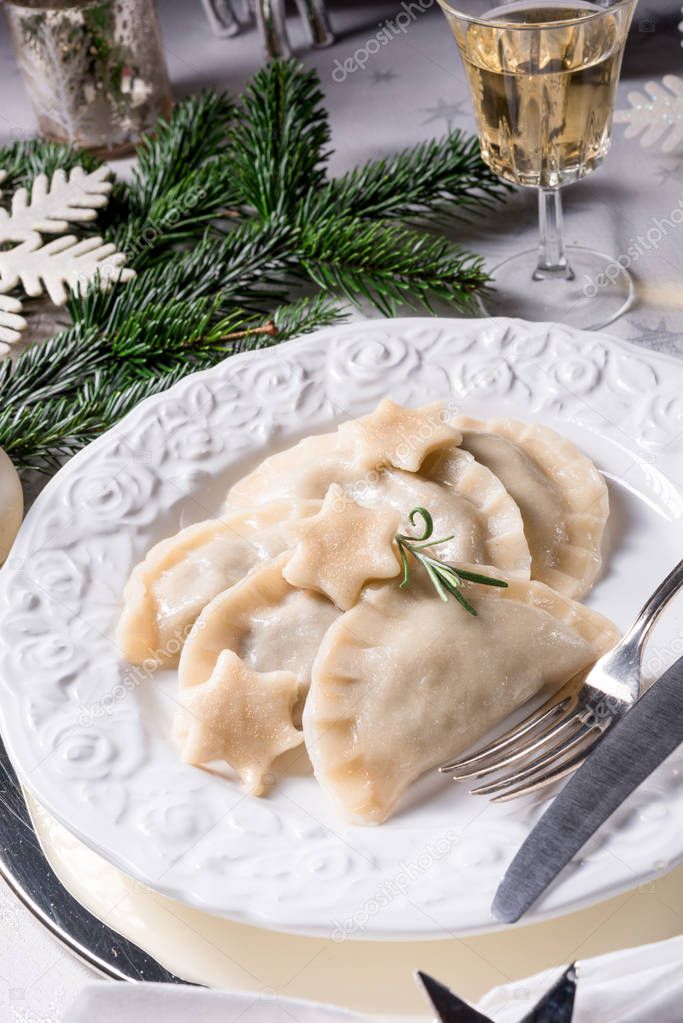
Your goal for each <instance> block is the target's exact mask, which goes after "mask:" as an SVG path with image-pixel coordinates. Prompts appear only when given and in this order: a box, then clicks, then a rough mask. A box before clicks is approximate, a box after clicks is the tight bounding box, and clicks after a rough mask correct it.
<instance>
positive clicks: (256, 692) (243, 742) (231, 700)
mask: <svg viewBox="0 0 683 1023" xmlns="http://www.w3.org/2000/svg"><path fill="white" fill-rule="evenodd" d="M296 699H297V678H296V675H295V674H294V673H293V672H291V671H268V672H263V671H254V670H253V669H252V668H250V667H249V666H248V665H247V664H245V663H244V661H243V660H242V659H241V657H238V656H237V654H236V653H234V652H233V651H232V650H223V652H222V653H221V654H220V656H219V658H218V661H217V662H216V667H215V668H214V671H213V673H212V675H211V677H210V678H209V679H208V681H207V682H204V683H202V684H201V685H198V686H192V687H191V688H190V689H186V690H184V691H183V692H181V694H180V701H181V707H180V709H179V711H178V714H177V716H176V721H175V724H174V729H173V732H174V735H175V737H176V739H177V740H178V741H179V742H180V743H181V745H182V758H183V760H184V761H185V763H188V764H198V765H199V764H208V763H210V762H211V761H212V760H226V761H227V762H228V764H229V765H230V767H232V768H233V770H235V771H237V773H238V774H239V776H240V778H241V780H242V783H243V785H244V788H245V789H246V791H247V792H249V793H250V794H251V795H254V796H259V795H261V793H262V792H263V787H264V776H265V774H266V773H267V771H268V769H269V767H270V765H271V764H272V762H273V761H274V760H275V758H276V757H278V756H279V755H280V754H281V753H284V752H285V750H288V749H292V748H293V747H294V746H298V745H299V744H300V743H301V741H302V733H301V732H300V731H299V730H298V729H297V728H295V727H294V724H293V721H292V710H293V708H294V704H295V702H296Z"/></svg>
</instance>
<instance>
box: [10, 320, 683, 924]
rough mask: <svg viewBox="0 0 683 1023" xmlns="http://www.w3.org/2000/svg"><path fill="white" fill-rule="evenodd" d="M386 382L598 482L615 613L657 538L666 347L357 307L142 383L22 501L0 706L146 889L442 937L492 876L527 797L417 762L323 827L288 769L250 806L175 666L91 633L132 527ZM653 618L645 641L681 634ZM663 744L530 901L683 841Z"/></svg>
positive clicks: (602, 588) (159, 520) (66, 808)
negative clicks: (396, 805) (168, 384)
mask: <svg viewBox="0 0 683 1023" xmlns="http://www.w3.org/2000/svg"><path fill="white" fill-rule="evenodd" d="M384 395H390V396H391V397H393V398H394V399H396V400H397V401H400V402H403V403H405V404H412V405H416V404H419V403H421V402H425V401H428V400H432V399H434V398H437V397H442V398H447V399H449V400H450V401H452V402H453V403H454V404H455V405H456V406H459V407H462V409H463V410H466V411H467V412H469V413H472V414H474V415H482V416H486V415H492V414H503V415H508V416H517V417H519V418H524V419H534V420H538V421H540V422H543V423H546V424H547V425H549V426H551V427H554V428H556V429H558V430H560V431H561V432H562V433H564V434H565V435H567V436H568V437H570V438H571V439H572V440H574V441H575V442H576V443H577V444H579V445H580V446H581V447H582V448H583V449H584V450H585V451H586V452H587V453H588V454H590V455H591V456H592V457H593V458H594V459H595V461H596V462H597V464H598V465H599V466H600V467H601V468H602V469H603V470H604V472H605V474H606V476H607V478H608V481H609V485H610V492H611V498H612V505H613V512H612V517H611V527H610V533H609V538H608V544H607V547H608V549H607V552H606V554H607V562H606V571H605V575H604V578H603V579H602V580H601V581H600V582H599V584H598V585H597V587H596V589H595V590H594V592H593V594H592V595H591V600H590V602H591V604H592V605H593V606H595V607H596V608H598V609H599V610H601V611H604V612H605V613H607V614H609V615H611V616H612V617H613V618H614V619H615V620H616V621H617V623H618V624H619V625H621V626H625V625H626V624H627V623H628V622H629V620H630V619H631V618H632V617H633V616H634V615H635V613H636V612H637V610H638V609H639V607H640V605H641V604H642V602H643V600H644V598H645V597H646V596H647V595H648V594H649V593H650V591H651V590H652V589H653V588H654V586H655V585H656V584H657V583H658V582H659V580H660V579H661V578H662V577H663V576H664V575H665V574H666V572H667V571H668V570H669V569H670V568H671V567H672V565H673V564H674V563H675V562H676V561H678V559H679V558H680V554H681V541H680V538H681V520H682V518H683V497H682V495H681V484H682V483H683V469H682V460H683V459H682V450H683V363H679V362H677V361H675V360H672V359H669V358H665V357H663V356H658V355H655V354H653V353H651V352H646V351H640V350H636V349H635V348H632V347H627V346H625V345H622V344H621V343H619V342H617V341H614V340H612V339H610V338H608V337H606V336H604V335H597V334H582V333H578V332H576V331H573V330H570V329H567V328H564V327H558V326H554V325H539V324H525V323H521V322H518V321H510V320H471V321H464V320H433V319H429V320H424V319H408V320H394V321H385V320H374V321H370V322H367V323H360V324H359V323H355V324H352V325H350V326H344V327H339V328H335V329H330V330H325V331H321V332H319V333H317V334H315V335H312V336H311V337H309V338H306V339H303V340H301V341H297V342H292V343H290V344H287V345H283V346H281V347H278V348H274V349H271V350H269V351H266V352H260V353H256V354H248V355H243V356H237V357H235V358H233V359H230V360H228V361H226V362H225V363H223V364H222V365H220V366H218V367H216V368H215V369H213V370H210V371H208V372H205V373H200V374H197V375H196V376H194V377H191V378H189V379H187V380H185V381H183V382H181V383H180V384H178V385H177V386H176V387H174V388H173V389H172V390H171V391H170V392H168V393H167V394H165V395H161V396H158V397H155V398H152V399H150V400H148V401H147V402H145V403H143V405H141V406H140V407H139V408H138V409H136V410H135V411H134V412H133V413H132V414H131V415H130V416H128V417H127V418H126V419H125V420H124V421H123V422H122V423H121V424H119V425H118V426H117V427H116V428H115V429H114V430H112V431H110V432H109V433H108V434H106V435H105V436H104V437H102V438H100V439H99V440H98V441H96V442H95V443H94V444H92V445H90V447H88V448H87V449H86V450H85V451H83V452H81V453H80V454H79V455H77V456H76V457H75V458H74V459H73V460H72V461H71V462H69V464H68V465H67V466H66V467H65V468H64V469H63V470H62V471H61V472H60V473H59V474H58V476H57V477H56V478H55V479H54V480H53V481H52V482H51V483H50V484H49V486H48V487H47V488H46V489H45V491H44V492H43V494H42V495H41V496H40V498H39V499H38V501H37V502H36V504H35V505H34V507H33V508H32V509H31V511H30V513H29V515H28V516H27V519H26V521H25V523H24V525H23V527H22V529H21V532H20V534H19V537H18V540H17V543H16V545H15V547H14V549H13V551H12V554H11V557H10V559H9V562H8V565H7V566H6V567H5V568H4V569H3V570H2V572H1V573H0V608H1V624H0V658H1V660H0V712H1V720H2V729H3V734H4V736H5V740H6V742H7V743H8V746H9V749H10V752H11V755H12V757H13V759H14V761H15V763H16V765H17V767H18V769H19V771H20V772H21V774H22V775H23V778H24V780H25V781H26V783H27V785H28V786H29V788H30V789H31V790H32V791H33V793H34V794H35V796H36V797H37V798H38V799H39V800H40V801H41V802H42V803H43V804H44V805H45V806H46V807H47V808H48V809H49V810H50V811H51V812H52V813H53V814H54V815H55V816H57V817H58V818H59V819H60V820H62V821H63V822H64V823H65V824H66V825H67V826H68V827H70V828H71V829H72V830H73V831H74V833H75V834H77V835H78V836H79V837H80V838H81V839H82V840H83V841H85V842H86V843H87V844H89V845H90V846H91V847H92V848H94V849H95V850H97V851H98V852H99V853H100V854H101V855H103V856H105V857H107V858H108V859H110V860H111V861H112V862H113V863H115V864H116V865H117V866H119V867H120V868H121V869H123V870H125V871H127V872H128V873H130V874H132V875H133V876H135V877H137V878H138V879H139V880H141V881H142V882H144V883H145V884H148V885H150V886H151V887H153V888H156V889H158V890H159V891H162V892H164V893H165V894H168V895H171V896H173V897H175V898H178V899H181V900H184V901H186V902H189V903H191V904H193V905H196V906H199V907H200V908H202V909H205V910H208V911H210V912H213V913H218V914H223V915H225V916H229V917H233V918H235V919H239V920H242V921H246V922H250V923H253V924H259V925H264V926H268V927H273V928H280V929H283V930H292V931H300V932H307V933H316V934H321V935H328V936H329V935H332V936H333V937H338V938H341V937H343V936H347V935H350V936H354V937H359V938H364V937H398V938H400V937H403V938H415V937H443V936H444V934H453V933H458V934H464V933H468V932H474V931H480V930H484V929H487V928H489V927H491V926H493V922H492V920H491V918H490V916H489V908H488V907H489V904H490V901H491V897H492V895H493V892H494V889H495V887H496V884H497V881H498V880H499V878H500V876H501V875H502V873H503V870H504V868H505V866H506V864H507V862H508V861H509V860H510V859H511V857H512V855H513V854H514V852H515V850H516V848H517V846H518V845H519V843H520V842H521V840H522V839H523V838H524V836H525V835H526V833H527V831H528V829H529V827H530V826H531V825H532V823H533V822H534V821H535V820H536V819H537V817H538V816H539V814H540V813H541V811H542V809H543V803H541V802H538V801H536V802H533V801H526V802H516V803H512V804H507V805H504V806H498V807H495V806H492V805H491V804H489V803H487V802H486V801H484V800H481V799H476V798H473V797H470V796H468V794H467V791H466V789H465V788H463V787H456V786H455V785H453V784H452V783H450V782H448V781H447V780H446V779H444V778H441V777H439V776H437V775H436V773H433V774H432V775H431V776H429V777H426V778H423V779H422V780H421V781H420V782H419V783H418V784H416V785H414V786H413V787H412V789H411V791H410V793H409V795H408V797H407V798H406V800H405V801H404V803H403V804H402V806H401V810H400V812H399V813H397V814H396V816H394V817H393V818H392V820H391V821H390V822H389V823H388V824H385V825H383V826H382V827H380V828H374V829H372V828H370V829H367V828H366V829H363V828H351V827H346V826H344V825H343V824H342V823H341V822H340V821H339V819H338V818H337V817H336V816H335V815H334V813H332V812H331V811H330V809H329V808H328V806H327V804H326V802H325V799H324V797H323V794H322V792H321V791H320V790H319V788H318V786H317V784H316V783H315V781H314V780H313V779H312V777H311V776H310V773H307V772H306V771H305V770H304V769H302V767H301V758H298V763H297V766H296V768H295V769H292V770H288V766H287V761H286V760H283V761H281V762H279V764H278V768H277V769H278V775H279V778H280V781H279V784H278V785H277V786H276V787H275V791H274V794H273V795H272V796H271V797H269V798H267V799H264V800H258V799H254V798H251V797H246V796H244V795H243V794H242V793H241V792H240V790H239V789H238V787H237V786H236V785H234V784H233V783H231V782H229V781H226V780H225V779H223V778H219V777H217V776H214V775H211V774H209V773H206V772H202V771H200V770H197V769H195V768H192V767H188V766H185V765H183V764H181V763H180V762H179V760H178V757H177V754H176V752H175V750H174V748H173V746H172V744H171V741H170V740H169V737H168V733H169V726H170V722H171V719H172V716H173V710H174V698H175V678H174V673H171V672H167V673H165V674H163V675H159V676H153V677H145V676H144V673H143V672H141V671H139V670H135V669H131V668H130V667H127V666H126V665H123V664H121V663H120V661H119V659H118V656H117V649H116V646H115V644H114V640H113V635H114V626H115V622H116V619H117V615H118V613H119V608H120V603H121V591H122V588H123V585H124V583H125V581H126V578H127V576H128V574H129V572H130V569H131V567H132V566H133V565H134V564H135V562H136V561H138V560H139V559H140V558H141V557H142V555H143V554H144V552H145V551H146V550H147V549H148V548H149V546H150V545H151V544H153V543H154V542H155V541H157V540H159V539H160V538H161V537H163V536H166V535H168V534H170V533H173V532H175V531H176V530H177V529H178V528H180V527H182V526H184V525H187V524H188V523H190V522H193V521H196V520H198V519H202V518H205V517H206V516H207V515H210V514H213V513H215V512H217V510H218V508H219V506H220V504H221V501H222V498H223V496H224V494H225V491H226V489H227V487H228V485H229V483H230V482H231V481H233V480H234V479H236V478H237V477H238V476H240V475H242V474H243V473H244V472H245V471H246V470H247V469H249V468H250V467H251V466H253V465H254V464H255V463H256V462H257V461H258V460H259V459H261V458H262V457H263V456H264V455H265V454H267V453H269V452H272V451H274V450H276V449H278V448H282V447H284V446H287V445H289V444H291V443H292V442H293V441H295V440H297V439H298V438H300V437H301V436H304V435H305V434H308V433H310V432H315V431H322V430H324V429H329V428H330V427H331V426H333V425H334V424H335V423H337V422H338V421H340V420H343V419H345V418H347V417H349V416H356V415H359V414H361V413H364V412H367V411H369V410H370V409H371V408H372V407H374V405H375V404H376V403H377V401H378V399H380V398H381V397H382V396H384ZM672 619H675V615H674V616H669V618H668V620H667V621H668V625H667V623H665V628H664V629H660V631H659V633H658V635H657V636H656V643H654V642H653V646H652V648H651V653H650V656H649V662H650V667H651V669H652V670H653V671H655V672H656V671H657V670H658V669H659V668H660V667H661V665H662V664H663V663H665V662H667V663H668V662H669V661H671V660H672V659H673V657H674V656H675V654H676V653H677V652H679V653H680V649H679V648H680V647H681V646H683V644H682V643H681V640H680V634H679V631H677V629H676V627H675V621H673V622H672ZM681 766H683V755H677V756H674V757H672V758H671V759H670V760H669V761H668V762H667V763H666V764H665V765H663V766H662V768H660V770H659V771H657V772H656V774H655V775H653V776H652V778H651V779H650V780H649V781H648V782H647V783H646V784H645V785H644V786H642V787H641V789H640V790H639V791H638V792H637V793H636V794H634V796H633V797H632V798H631V799H630V800H629V802H628V803H627V804H625V805H624V806H623V808H622V809H621V810H620V811H619V812H618V813H617V814H615V815H614V817H613V818H612V820H611V822H610V823H609V825H608V826H607V827H605V828H604V829H603V830H602V831H601V832H600V834H599V836H598V837H597V838H596V839H595V840H594V841H593V842H592V843H591V844H590V845H589V846H588V847H587V848H586V849H585V850H584V851H583V853H582V855H581V857H580V859H577V861H576V862H575V863H574V864H573V865H572V867H571V868H570V869H569V870H568V871H567V872H566V873H565V874H564V876H563V879H562V882H561V883H560V884H556V885H555V886H554V887H553V889H551V891H550V892H549V893H548V894H547V897H546V898H545V899H544V901H543V902H542V904H541V906H540V907H539V909H538V910H537V911H536V912H535V914H534V915H533V917H532V919H533V918H536V919H538V918H539V917H541V916H544V915H546V916H547V915H550V914H554V913H558V912H565V911H567V910H570V909H576V908H578V907H579V906H580V905H582V904H584V903H586V902H588V901H591V900H595V899H598V898H603V897H606V896H608V895H611V894H614V893H616V892H617V891H619V890H623V889H626V888H630V887H633V886H635V885H637V884H639V883H641V882H643V881H645V880H647V879H650V878H652V877H653V876H655V875H656V874H658V873H661V872H663V871H665V870H667V869H668V868H669V867H671V866H673V865H674V864H675V863H677V862H678V861H679V860H680V859H681V858H683V855H682V854H683V790H682V788H681V778H682V777H683V772H682V771H681Z"/></svg>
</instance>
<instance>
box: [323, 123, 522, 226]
mask: <svg viewBox="0 0 683 1023" xmlns="http://www.w3.org/2000/svg"><path fill="white" fill-rule="evenodd" d="M511 189H512V186H511V185H509V184H507V182H504V181H503V180H502V179H501V178H499V177H497V175H495V174H494V173H493V171H491V170H490V169H489V167H487V165H486V164H485V163H484V161H483V160H482V158H481V156H480V152H479V143H478V141H477V139H476V138H473V137H471V136H469V137H468V136H466V135H464V134H463V132H461V131H452V132H449V134H448V135H446V136H445V137H444V138H441V139H433V140H431V141H429V142H420V143H419V144H418V145H416V146H412V147H411V148H409V149H404V150H403V151H402V152H400V153H397V154H396V155H394V156H390V157H385V158H383V159H381V160H371V161H369V162H368V163H365V164H363V165H362V166H360V167H356V168H354V169H353V170H352V171H349V172H348V173H347V174H343V175H342V176H341V177H340V178H337V179H336V180H335V181H331V182H330V183H329V185H328V186H327V188H326V189H325V190H324V191H323V193H322V195H320V196H319V197H318V198H317V199H316V200H315V201H316V203H317V205H318V207H319V208H321V209H324V208H328V209H334V210H335V211H337V212H341V213H345V214H347V215H353V216H358V217H367V218H372V219H378V218H379V219H386V218H389V217H392V218H394V217H396V218H402V219H404V220H405V219H412V218H415V217H418V216H419V217H421V218H424V217H426V216H435V215H439V216H443V215H446V216H454V215H456V216H457V215H458V214H461V213H463V212H468V213H471V212H472V211H473V210H475V209H480V208H481V207H482V206H490V205H493V204H494V203H495V202H496V201H497V200H500V199H502V198H503V197H504V196H505V195H506V194H507V192H508V191H510V190H511Z"/></svg>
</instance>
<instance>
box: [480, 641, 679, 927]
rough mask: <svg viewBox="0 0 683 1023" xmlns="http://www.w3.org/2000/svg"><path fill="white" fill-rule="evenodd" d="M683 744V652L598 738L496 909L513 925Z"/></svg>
mask: <svg viewBox="0 0 683 1023" xmlns="http://www.w3.org/2000/svg"><path fill="white" fill-rule="evenodd" d="M682 742H683V657H680V658H679V659H678V660H677V661H676V663H675V664H674V665H672V667H671V668H669V669H668V671H665V672H664V674H663V675H661V677H660V678H659V679H658V680H657V681H656V682H655V683H654V684H653V685H652V686H651V687H650V688H649V689H648V690H647V692H646V693H644V694H643V696H641V697H640V699H639V700H638V701H637V702H636V703H635V704H634V705H633V707H632V708H631V710H629V711H628V713H627V714H626V715H625V716H624V717H623V718H622V719H621V720H620V721H618V722H617V724H615V725H614V726H613V727H612V728H611V729H609V731H608V732H606V733H605V735H604V736H603V737H602V739H600V741H599V742H598V743H597V745H596V747H595V748H594V750H593V751H592V752H591V753H590V755H589V756H588V758H587V759H586V761H585V762H584V763H583V764H582V766H581V767H580V768H579V770H578V771H577V772H576V774H575V775H574V776H573V777H572V778H571V779H570V780H569V781H568V782H567V784H566V785H565V787H564V788H563V789H562V791H561V792H560V793H559V795H558V796H556V797H555V799H554V800H553V802H552V803H551V805H550V806H549V807H548V809H547V810H546V812H545V813H544V814H543V816H542V817H541V819H540V820H539V822H538V823H537V824H536V826H535V827H534V829H533V831H532V832H531V834H530V835H529V836H528V837H527V838H526V840H525V841H524V843H523V844H522V847H521V848H520V850H519V852H518V853H517V855H516V856H515V858H514V859H513V861H512V863H511V864H510V866H509V867H508V868H507V870H506V872H505V876H504V877H503V880H502V882H501V883H500V886H499V888H498V891H497V892H496V895H495V898H494V900H493V904H492V906H491V911H492V913H493V915H494V916H495V917H497V918H498V919H499V920H503V921H504V922H505V923H514V922H516V921H517V920H519V919H520V917H522V916H523V915H524V913H526V911H527V910H528V909H529V908H530V907H531V906H532V905H533V904H534V903H535V902H536V900H537V899H538V898H539V897H540V896H541V895H542V894H543V892H544V891H545V890H546V888H547V887H548V885H549V884H550V883H551V881H553V880H554V879H555V878H556V877H557V875H558V874H559V873H560V872H561V871H562V869H563V868H564V867H566V866H567V864H568V863H569V862H570V860H571V859H572V858H573V857H574V856H575V855H576V853H577V852H578V851H579V850H580V849H581V848H582V847H583V846H584V845H585V844H586V842H587V841H588V839H589V838H590V837H591V836H592V835H593V834H594V833H595V832H596V831H597V829H598V828H599V827H600V826H601V824H603V823H604V822H605V821H606V820H607V819H608V818H609V817H610V816H611V815H612V814H613V813H614V811H615V810H617V809H618V807H620V806H621V804H622V803H623V802H624V800H625V799H626V797H627V796H629V795H630V794H631V793H632V792H633V791H634V789H636V788H637V787H638V786H639V785H640V784H641V782H643V781H645V779H646V778H647V777H648V776H649V775H650V774H652V772H653V771H654V770H655V768H657V767H659V765H660V764H661V763H662V762H663V761H664V760H665V759H666V758H667V757H668V756H669V755H670V754H671V753H673V752H674V751H675V750H676V749H677V748H678V746H679V745H680V744H681V743H682Z"/></svg>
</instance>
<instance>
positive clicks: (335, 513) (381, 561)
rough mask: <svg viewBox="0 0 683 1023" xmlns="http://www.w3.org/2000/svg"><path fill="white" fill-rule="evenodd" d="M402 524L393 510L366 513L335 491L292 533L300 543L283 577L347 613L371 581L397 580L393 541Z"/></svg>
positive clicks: (382, 507) (384, 507)
mask: <svg viewBox="0 0 683 1023" xmlns="http://www.w3.org/2000/svg"><path fill="white" fill-rule="evenodd" d="M399 519H400V515H399V513H398V511H396V510H395V509H393V508H391V507H390V506H389V505H380V506H379V507H377V508H363V507H362V506H361V505H359V504H356V502H355V501H352V500H351V499H350V498H349V497H348V495H347V494H345V493H344V491H343V490H342V488H341V487H340V486H337V485H333V486H331V487H330V489H329V490H328V491H327V494H326V495H325V500H324V501H323V506H322V508H321V509H320V511H319V512H318V514H317V515H314V516H312V517H311V518H309V519H302V520H301V521H300V522H298V523H295V524H293V525H292V526H291V527H290V530H289V533H290V536H291V537H292V538H293V539H294V540H295V541H298V542H297V544H296V547H295V548H294V551H293V554H292V556H291V558H290V559H289V561H288V562H287V564H286V565H285V568H284V570H283V573H282V574H283V575H284V577H285V579H286V580H287V582H288V583H290V584H291V585H292V586H298V587H299V588H301V589H305V590H317V591H318V592H319V593H324V594H325V596H327V597H329V598H330V600H331V601H332V602H333V603H334V604H336V605H337V607H339V608H341V610H342V611H348V610H349V608H351V607H353V605H354V604H355V603H356V601H357V600H358V597H359V596H360V591H361V589H362V588H363V585H364V584H365V583H366V582H368V580H370V579H391V578H392V577H393V576H395V575H398V573H399V562H398V556H397V554H396V553H395V551H394V547H393V541H394V537H395V536H396V532H397V530H398V524H399Z"/></svg>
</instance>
